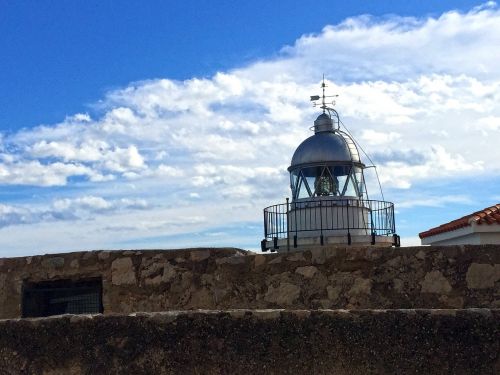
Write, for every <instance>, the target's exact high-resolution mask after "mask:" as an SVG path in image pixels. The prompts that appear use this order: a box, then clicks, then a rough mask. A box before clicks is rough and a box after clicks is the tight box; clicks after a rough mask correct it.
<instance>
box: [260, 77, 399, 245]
mask: <svg viewBox="0 0 500 375" xmlns="http://www.w3.org/2000/svg"><path fill="white" fill-rule="evenodd" d="M321 87H322V90H323V95H322V96H321V97H320V96H319V95H317V96H311V100H312V101H314V102H315V106H318V107H319V108H320V109H321V110H322V113H320V114H319V116H318V117H317V118H316V120H315V121H314V126H313V127H312V129H313V130H314V134H313V135H312V136H310V137H309V138H307V139H305V140H304V141H303V142H302V143H301V144H300V145H299V146H298V147H297V149H296V150H295V152H294V154H293V156H292V160H291V163H290V167H288V172H289V173H290V188H291V197H292V198H291V200H290V199H289V198H287V199H286V202H285V203H281V204H275V205H272V206H269V207H266V208H265V209H264V239H263V240H262V241H261V249H262V251H269V250H270V251H279V252H288V251H300V250H304V249H306V248H307V249H310V248H312V247H319V246H330V247H331V246H345V245H347V246H350V245H361V246H387V247H389V246H399V244H400V242H399V236H398V235H397V234H396V228H395V222H394V204H393V203H391V202H386V201H384V200H371V199H369V196H368V191H367V189H366V184H365V174H364V171H365V170H366V168H367V166H366V165H365V164H364V163H363V162H362V161H361V157H360V153H359V149H360V147H359V146H358V144H357V142H356V141H355V140H354V138H353V137H352V136H351V135H350V133H349V132H348V131H347V129H342V128H341V126H340V125H341V123H342V122H341V120H340V117H339V114H338V112H337V111H336V110H335V109H334V108H333V104H334V103H333V102H331V103H330V104H328V103H327V98H329V97H328V96H326V95H325V87H326V84H325V81H324V80H323V82H322V85H321ZM320 99H321V102H320V103H317V104H316V102H317V101H319V100H320ZM344 128H345V127H344ZM369 167H374V166H369Z"/></svg>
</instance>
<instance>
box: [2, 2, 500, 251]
mask: <svg viewBox="0 0 500 375" xmlns="http://www.w3.org/2000/svg"><path fill="white" fill-rule="evenodd" d="M302 3H304V4H302ZM499 46H500V8H499V6H498V5H497V4H496V3H494V2H483V3H481V2H474V1H425V2H422V1H416V0H411V1H405V2H401V1H388V0H387V1H383V0H380V1H350V2H345V1H316V2H314V6H311V4H306V2H294V1H288V2H287V1H281V2H268V1H266V2H264V1H259V0H256V1H252V2H237V1H225V0H221V1H212V2H208V1H201V0H200V1H182V2H173V1H148V2H147V3H145V2H139V1H120V2H118V1H103V0H101V1H93V0H87V1H71V2H62V1H60V2H49V1H16V2H14V1H6V0H0V53H1V55H0V57H1V58H0V256H9V257H10V256H23V255H30V254H42V253H55V252H66V251H75V250H92V249H138V248H181V247H198V246H234V247H241V248H245V249H254V250H255V249H258V248H259V247H260V244H259V243H260V240H261V239H262V237H263V224H262V223H263V219H262V209H263V208H264V207H267V206H269V205H272V204H276V203H281V202H284V200H285V198H286V197H289V196H290V191H289V187H288V185H289V182H288V172H287V167H288V166H289V163H290V159H291V157H292V154H293V151H294V150H295V148H296V147H297V146H298V145H299V144H300V142H301V141H302V140H303V139H305V138H306V137H308V136H310V135H311V132H310V130H309V128H310V126H311V125H312V122H313V121H314V119H315V117H316V116H317V114H318V111H317V109H315V108H313V107H312V106H311V104H310V102H309V96H310V95H315V94H319V92H320V89H319V85H320V81H321V77H322V75H323V74H324V75H325V77H326V79H327V83H328V86H329V87H328V90H329V91H330V92H331V93H332V94H338V95H339V97H338V98H337V100H336V109H337V110H338V111H339V113H340V116H341V118H342V121H343V122H344V123H345V124H346V125H347V127H348V128H349V130H350V131H351V133H352V134H353V135H354V137H355V138H356V139H357V141H358V142H359V143H360V144H361V145H362V146H363V148H364V150H365V151H366V152H367V153H368V155H369V156H370V157H371V159H372V160H373V162H374V163H375V164H376V165H377V170H378V173H379V176H380V180H381V183H382V186H383V189H384V197H385V199H386V200H388V201H391V202H394V204H395V207H396V225H397V232H398V233H399V234H400V235H401V242H402V245H403V246H405V245H407V246H409V245H417V244H419V240H418V233H419V232H421V231H424V230H427V229H429V228H431V227H433V226H436V225H439V224H441V223H444V222H446V221H449V220H452V219H455V218H458V217H460V216H463V215H465V214H468V213H471V212H474V211H476V210H479V209H482V208H484V207H487V206H490V205H493V204H496V203H498V201H499V199H500V192H499V189H498V188H497V187H498V186H499V184H500V177H499V173H498V172H499V170H500V147H498V140H499V139H500V138H499V134H500V133H499V132H500V106H499V104H498V103H499V102H500V64H499V61H500V52H499V51H500V49H499ZM372 171H373V169H372V170H368V171H367V172H366V173H367V178H368V180H369V186H368V189H369V194H370V198H372V199H378V198H381V196H380V194H379V192H378V188H377V185H376V183H375V180H374V176H373V172H372Z"/></svg>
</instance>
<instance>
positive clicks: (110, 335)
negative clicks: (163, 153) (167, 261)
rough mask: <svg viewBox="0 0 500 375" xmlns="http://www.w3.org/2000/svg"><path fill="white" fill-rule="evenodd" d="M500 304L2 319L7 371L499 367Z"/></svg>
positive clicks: (2, 369) (466, 372)
mask: <svg viewBox="0 0 500 375" xmlns="http://www.w3.org/2000/svg"><path fill="white" fill-rule="evenodd" d="M499 353H500V310H480V309H473V310H435V311H430V310H388V311H382V310H378V311H377V310H375V311H369V310H364V311H347V310H337V311H335V310H321V311H317V310H316V311H305V310H299V311H294V310H288V311H284V310H263V311H255V310H254V311H252V310H247V311H245V310H236V311H234V310H233V311H225V312H221V311H196V312H193V311H191V312H187V311H184V312H174V311H171V312H166V313H141V314H133V315H131V316H127V315H107V316H106V315H95V316H71V315H65V316H62V317H53V318H44V319H23V320H4V321H0V373H1V374H3V375H14V374H15V375H17V374H25V375H32V374H33V375H35V374H36V375H39V374H52V375H68V374H70V375H71V374H75V375H76V374H88V375H91V374H92V375H93V374H99V375H115V374H116V375H117V374H134V375H142V374H147V375H150V374H159V375H162V374H208V375H210V374H336V375H347V374H349V375H357V374H363V375H365V374H372V375H373V374H385V375H387V374H428V375H434V374H454V375H471V374H481V375H494V374H498V373H499V372H500V357H499Z"/></svg>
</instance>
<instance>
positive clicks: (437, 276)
mask: <svg viewBox="0 0 500 375" xmlns="http://www.w3.org/2000/svg"><path fill="white" fill-rule="evenodd" d="M420 285H421V286H422V289H421V290H420V291H421V293H434V294H448V293H450V292H451V289H452V288H451V285H450V283H449V281H448V279H446V277H444V276H443V274H442V273H441V271H437V270H435V271H431V272H428V273H427V274H426V275H425V277H424V280H423V281H422V282H421V283H420Z"/></svg>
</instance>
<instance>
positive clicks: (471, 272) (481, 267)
mask: <svg viewBox="0 0 500 375" xmlns="http://www.w3.org/2000/svg"><path fill="white" fill-rule="evenodd" d="M465 279H466V281H467V287H469V288H470V289H487V288H493V287H494V286H495V283H496V282H497V281H498V280H500V264H495V265H491V264H479V263H472V264H471V265H470V266H469V269H468V270H467V275H466V277H465Z"/></svg>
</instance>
